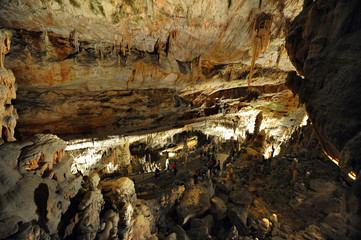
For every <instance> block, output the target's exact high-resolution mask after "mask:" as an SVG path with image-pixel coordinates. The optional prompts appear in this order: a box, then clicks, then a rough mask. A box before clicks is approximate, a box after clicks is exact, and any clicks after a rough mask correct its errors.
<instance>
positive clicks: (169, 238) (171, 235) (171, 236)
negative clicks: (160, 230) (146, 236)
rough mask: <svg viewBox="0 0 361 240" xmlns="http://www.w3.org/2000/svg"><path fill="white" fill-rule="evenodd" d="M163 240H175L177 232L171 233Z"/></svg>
mask: <svg viewBox="0 0 361 240" xmlns="http://www.w3.org/2000/svg"><path fill="white" fill-rule="evenodd" d="M164 240H177V234H176V233H171V234H169V235H168V236H167V237H166V238H165V239H164Z"/></svg>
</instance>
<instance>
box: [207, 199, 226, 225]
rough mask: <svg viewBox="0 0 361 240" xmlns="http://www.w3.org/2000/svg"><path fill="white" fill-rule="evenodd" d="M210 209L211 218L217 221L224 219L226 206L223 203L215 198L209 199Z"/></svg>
mask: <svg viewBox="0 0 361 240" xmlns="http://www.w3.org/2000/svg"><path fill="white" fill-rule="evenodd" d="M211 204H212V207H211V209H210V213H211V214H212V216H213V218H214V219H215V220H217V221H219V220H222V219H224V218H225V217H226V211H227V205H226V204H225V203H224V201H223V200H222V199H221V198H219V197H217V196H213V197H212V198H211Z"/></svg>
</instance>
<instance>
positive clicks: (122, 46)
mask: <svg viewBox="0 0 361 240" xmlns="http://www.w3.org/2000/svg"><path fill="white" fill-rule="evenodd" d="M126 47H127V44H126V43H125V41H124V38H122V42H121V49H122V54H123V56H125V51H126Z"/></svg>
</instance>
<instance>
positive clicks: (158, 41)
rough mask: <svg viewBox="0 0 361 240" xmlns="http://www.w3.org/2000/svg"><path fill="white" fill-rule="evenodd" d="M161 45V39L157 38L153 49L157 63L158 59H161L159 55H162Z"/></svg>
mask: <svg viewBox="0 0 361 240" xmlns="http://www.w3.org/2000/svg"><path fill="white" fill-rule="evenodd" d="M162 46H163V43H162V41H161V40H160V39H159V38H158V39H157V41H156V42H155V46H154V51H156V52H157V57H158V63H159V62H160V59H161V57H162Z"/></svg>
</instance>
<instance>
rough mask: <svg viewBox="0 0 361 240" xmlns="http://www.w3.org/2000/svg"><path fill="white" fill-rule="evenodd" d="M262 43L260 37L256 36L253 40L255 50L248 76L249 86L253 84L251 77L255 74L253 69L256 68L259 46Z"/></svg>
mask: <svg viewBox="0 0 361 240" xmlns="http://www.w3.org/2000/svg"><path fill="white" fill-rule="evenodd" d="M260 43H261V39H260V38H259V37H255V39H254V40H253V51H252V61H251V69H250V71H249V77H248V87H249V86H250V84H251V79H252V76H253V70H254V65H255V63H256V60H257V58H258V54H259V47H260V45H261V44H260Z"/></svg>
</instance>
